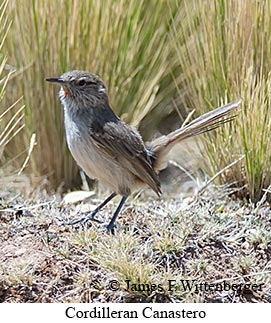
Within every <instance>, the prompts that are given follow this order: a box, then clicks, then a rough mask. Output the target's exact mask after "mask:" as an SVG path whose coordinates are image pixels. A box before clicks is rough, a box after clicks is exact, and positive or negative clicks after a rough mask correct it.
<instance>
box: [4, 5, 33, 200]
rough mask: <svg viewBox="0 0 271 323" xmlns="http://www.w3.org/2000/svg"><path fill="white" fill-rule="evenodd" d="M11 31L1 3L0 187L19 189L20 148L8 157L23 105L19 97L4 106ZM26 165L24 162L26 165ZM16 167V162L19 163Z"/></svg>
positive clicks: (19, 129) (19, 127)
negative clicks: (6, 52)
mask: <svg viewBox="0 0 271 323" xmlns="http://www.w3.org/2000/svg"><path fill="white" fill-rule="evenodd" d="M10 29H11V17H10V15H9V14H8V1H6V0H5V1H2V3H1V4H0V187H1V188H3V190H4V189H6V188H7V187H17V188H18V187H20V188H22V187H23V186H24V185H25V184H26V183H29V181H28V179H27V178H25V176H20V177H18V176H17V175H18V170H16V169H14V162H15V161H16V160H18V159H20V158H25V151H24V150H23V147H17V148H16V149H15V150H14V152H13V154H12V156H11V155H8V154H7V150H8V146H9V145H10V144H11V145H12V144H14V142H16V140H17V139H18V138H19V137H20V136H22V134H23V132H22V130H23V129H24V127H25V124H24V108H25V107H24V105H23V104H22V98H19V99H18V95H17V96H16V98H15V97H14V98H13V100H12V101H9V104H7V101H8V100H6V99H7V97H8V94H7V92H8V89H9V87H10V82H11V78H12V77H13V75H14V69H13V68H12V67H11V66H9V65H8V64H7V62H8V58H7V55H6V54H5V50H4V47H5V44H6V41H7V36H8V33H9V32H10ZM26 164H27V161H26V163H25V165H26ZM18 165H19V163H18ZM1 195H2V192H0V196H1Z"/></svg>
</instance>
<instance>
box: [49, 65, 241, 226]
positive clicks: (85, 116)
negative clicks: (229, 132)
mask: <svg viewBox="0 0 271 323" xmlns="http://www.w3.org/2000/svg"><path fill="white" fill-rule="evenodd" d="M46 81H48V82H52V83H57V84H59V85H60V90H59V99H60V102H61V104H62V106H63V108H64V125H65V134H66V141H67V145H68V148H69V150H70V152H71V154H72V156H73V158H74V159H75V161H76V162H77V164H78V166H79V167H80V168H81V169H82V170H83V171H84V172H85V173H86V174H87V176H88V177H90V178H91V179H95V180H98V181H99V182H100V183H102V184H103V185H104V186H106V187H108V188H109V189H110V190H111V192H112V193H111V194H110V196H108V197H107V198H106V199H105V200H104V201H103V202H102V203H101V204H100V205H98V206H97V207H96V209H94V210H93V211H91V212H89V213H87V214H85V215H83V216H82V217H81V218H78V219H74V220H72V221H70V222H69V224H71V225H73V224H76V223H79V222H80V223H82V224H85V223H86V222H87V221H89V220H94V221H97V222H99V221H98V220H97V219H96V218H95V216H96V214H97V213H98V212H99V211H100V210H101V209H102V208H103V207H104V206H105V205H106V204H107V203H108V202H109V201H111V200H112V199H113V198H114V197H115V196H116V195H120V196H121V200H120V202H119V204H118V206H117V208H116V210H115V212H114V213H113V216H112V218H111V220H110V222H109V223H108V224H107V226H106V230H107V232H113V230H114V227H115V221H116V219H117V217H118V215H119V213H120V211H121V209H122V207H123V205H124V203H125V202H126V200H127V198H128V196H129V195H130V194H131V193H132V192H134V191H137V190H140V189H141V188H144V187H149V188H151V189H152V190H153V191H154V192H155V193H156V194H157V195H158V196H160V195H161V194H162V191H161V184H160V181H159V176H158V174H159V172H160V171H161V170H163V169H164V168H166V167H167V155H168V153H169V151H170V150H171V149H172V148H173V147H174V145H175V144H176V143H178V142H180V141H182V140H184V139H187V138H189V137H192V136H195V135H198V134H201V133H204V132H206V131H210V130H212V129H215V128H217V127H219V126H220V125H221V124H224V123H226V122H229V121H232V120H233V119H234V118H235V116H236V115H237V113H236V111H237V108H238V106H239V104H240V102H241V100H236V101H233V102H231V103H228V104H226V105H223V106H221V107H219V108H216V109H214V110H212V111H210V112H207V113H205V114H203V115H202V116H200V117H198V118H196V119H194V120H193V121H191V122H190V123H188V124H186V125H185V126H182V127H180V128H179V129H177V130H175V131H173V132H171V133H169V134H168V135H163V136H161V137H158V138H156V139H154V140H153V141H151V142H149V143H146V144H145V143H144V142H143V139H142V136H141V135H140V133H139V132H138V131H137V130H136V129H135V128H133V127H132V126H131V125H129V124H127V123H125V122H124V121H122V120H121V119H120V118H119V117H118V116H117V115H116V114H115V113H114V111H113V109H112V108H111V106H110V102H109V98H108V94H107V88H106V85H105V83H104V82H103V81H102V80H101V78H100V77H99V76H98V75H96V74H93V73H89V72H88V71H82V70H71V71H67V72H65V73H63V74H62V75H61V76H59V77H49V78H46ZM232 112H235V114H233V113H232Z"/></svg>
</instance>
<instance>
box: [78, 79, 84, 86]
mask: <svg viewBox="0 0 271 323" xmlns="http://www.w3.org/2000/svg"><path fill="white" fill-rule="evenodd" d="M85 84H86V81H85V80H80V81H79V82H78V85H79V86H84V85H85Z"/></svg>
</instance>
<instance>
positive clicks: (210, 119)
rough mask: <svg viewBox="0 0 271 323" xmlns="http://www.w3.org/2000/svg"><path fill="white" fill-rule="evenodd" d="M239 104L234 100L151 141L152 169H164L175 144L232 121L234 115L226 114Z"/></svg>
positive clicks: (239, 101) (238, 101)
mask: <svg viewBox="0 0 271 323" xmlns="http://www.w3.org/2000/svg"><path fill="white" fill-rule="evenodd" d="M240 103H241V100H236V101H233V102H231V103H229V104H226V105H224V106H221V107H219V108H217V109H215V110H213V111H210V112H207V113H205V114H203V115H202V116H200V117H198V118H196V119H195V120H193V121H191V122H190V123H189V124H187V125H186V126H184V127H182V128H179V129H177V130H175V131H173V132H171V133H170V134H168V135H166V136H162V137H159V138H157V139H155V140H153V141H152V142H151V143H150V145H149V149H150V150H151V152H152V154H153V155H154V156H155V160H154V168H155V169H156V170H157V171H159V170H162V169H164V168H166V166H167V158H166V157H167V154H168V153H169V151H170V150H171V149H172V148H173V146H174V145H175V144H176V143H177V142H180V141H182V140H184V139H187V138H190V137H193V136H196V135H199V134H201V133H204V132H207V131H211V130H213V129H216V128H218V127H219V126H221V125H222V124H224V123H227V122H230V121H232V120H233V119H234V118H235V117H236V114H235V115H231V116H228V114H229V113H231V112H232V111H234V110H236V109H237V108H238V106H239V104H240ZM226 116H227V117H226Z"/></svg>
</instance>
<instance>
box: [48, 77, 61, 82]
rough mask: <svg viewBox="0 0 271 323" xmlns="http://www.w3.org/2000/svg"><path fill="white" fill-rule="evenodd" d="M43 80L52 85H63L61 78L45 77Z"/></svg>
mask: <svg viewBox="0 0 271 323" xmlns="http://www.w3.org/2000/svg"><path fill="white" fill-rule="evenodd" d="M45 80H46V81H47V82H52V83H65V82H64V81H63V79H62V78H61V77H47V78H46V79H45Z"/></svg>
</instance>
